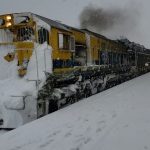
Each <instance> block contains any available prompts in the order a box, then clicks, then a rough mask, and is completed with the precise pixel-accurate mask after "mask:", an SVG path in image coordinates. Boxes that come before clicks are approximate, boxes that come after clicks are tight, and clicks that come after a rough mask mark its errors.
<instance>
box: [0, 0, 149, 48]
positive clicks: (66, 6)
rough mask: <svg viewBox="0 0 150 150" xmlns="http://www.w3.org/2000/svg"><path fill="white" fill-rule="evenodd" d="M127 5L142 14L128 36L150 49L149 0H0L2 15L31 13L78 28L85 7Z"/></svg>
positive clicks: (0, 12)
mask: <svg viewBox="0 0 150 150" xmlns="http://www.w3.org/2000/svg"><path fill="white" fill-rule="evenodd" d="M126 3H128V4H129V3H130V5H131V6H130V7H137V9H139V12H140V15H139V21H138V23H137V24H138V25H137V28H136V29H135V30H134V31H133V32H131V31H130V33H128V34H127V36H128V37H129V39H130V40H132V41H136V42H140V43H141V44H144V45H145V46H146V47H149V48H150V19H149V18H150V17H149V14H150V8H149V7H150V1H149V0H141V1H140V0H11V1H10V0H0V6H1V9H0V14H5V13H12V12H27V11H29V12H33V13H37V14H39V15H42V16H45V17H48V18H51V19H54V20H60V21H62V22H63V23H66V24H68V25H71V26H76V27H78V26H79V15H80V13H81V11H82V10H83V8H84V7H86V6H88V5H96V6H100V7H104V8H108V7H114V6H115V7H116V6H117V7H120V8H123V7H124V5H126ZM127 32H128V31H127Z"/></svg>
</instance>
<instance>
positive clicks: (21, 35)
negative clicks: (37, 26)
mask: <svg viewBox="0 0 150 150" xmlns="http://www.w3.org/2000/svg"><path fill="white" fill-rule="evenodd" d="M33 35H34V31H33V29H32V28H31V27H22V28H19V29H18V31H17V40H19V41H26V40H33Z"/></svg>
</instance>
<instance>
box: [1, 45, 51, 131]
mask: <svg viewBox="0 0 150 150" xmlns="http://www.w3.org/2000/svg"><path fill="white" fill-rule="evenodd" d="M14 49H15V47H12V46H0V62H1V63H0V70H1V73H0V119H1V118H3V120H4V125H3V126H0V127H4V128H16V127H18V126H21V125H22V124H25V123H27V122H29V121H31V120H34V119H35V118H36V117H37V116H36V112H37V111H36V94H37V93H36V91H37V86H36V85H37V83H36V81H39V87H41V86H42V85H43V83H44V81H45V72H52V62H51V61H52V60H51V47H50V46H48V45H47V43H44V44H42V45H39V44H35V49H34V51H33V55H32V57H31V59H30V61H29V64H28V67H27V75H26V76H25V77H23V78H20V77H19V76H18V66H17V63H18V60H17V56H15V59H14V60H13V61H12V62H7V61H6V60H5V59H4V56H6V55H7V54H8V53H10V52H13V51H14ZM25 103H26V106H27V107H26V108H24V105H25ZM23 110H24V111H23Z"/></svg>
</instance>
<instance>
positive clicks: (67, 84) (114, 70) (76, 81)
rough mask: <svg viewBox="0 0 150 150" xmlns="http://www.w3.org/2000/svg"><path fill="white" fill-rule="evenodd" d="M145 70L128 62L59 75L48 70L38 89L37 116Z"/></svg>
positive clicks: (90, 67) (128, 78)
mask: <svg viewBox="0 0 150 150" xmlns="http://www.w3.org/2000/svg"><path fill="white" fill-rule="evenodd" d="M146 72H148V70H144V71H143V72H137V69H135V67H131V66H120V67H116V66H115V67H112V66H108V65H102V66H89V67H82V68H80V69H79V68H78V69H76V70H75V71H72V72H71V73H66V74H64V75H63V77H62V75H61V77H60V75H55V76H53V75H51V74H48V75H47V80H46V82H45V84H44V86H43V87H42V88H41V89H40V90H39V93H38V98H37V101H38V106H37V107H38V110H39V113H38V118H39V117H42V116H45V115H46V114H49V113H52V112H54V111H56V110H58V109H61V108H64V107H66V106H68V105H70V104H73V103H75V102H77V101H79V100H81V99H83V98H87V97H90V96H92V95H94V94H97V93H99V92H101V91H104V90H106V89H109V88H111V87H113V86H116V85H118V84H121V83H123V82H125V81H128V80H130V79H132V78H135V77H137V76H139V75H141V74H144V73H146Z"/></svg>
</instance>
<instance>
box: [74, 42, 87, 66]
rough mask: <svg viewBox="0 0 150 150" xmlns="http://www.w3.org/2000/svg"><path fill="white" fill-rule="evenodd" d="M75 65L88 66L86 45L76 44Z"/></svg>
mask: <svg viewBox="0 0 150 150" xmlns="http://www.w3.org/2000/svg"><path fill="white" fill-rule="evenodd" d="M74 59H75V65H76V66H85V65H87V48H86V45H84V44H80V43H75V58H74Z"/></svg>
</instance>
